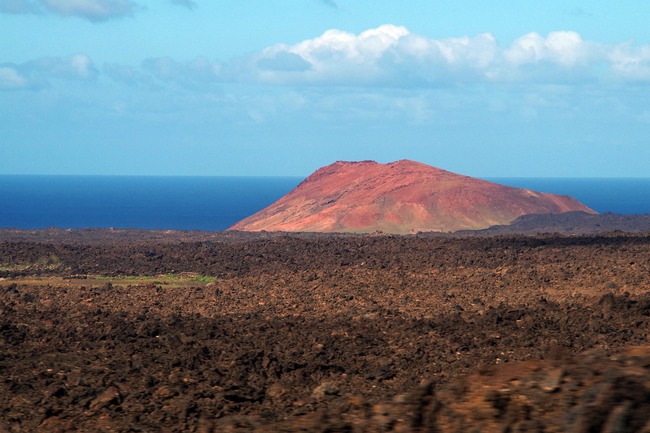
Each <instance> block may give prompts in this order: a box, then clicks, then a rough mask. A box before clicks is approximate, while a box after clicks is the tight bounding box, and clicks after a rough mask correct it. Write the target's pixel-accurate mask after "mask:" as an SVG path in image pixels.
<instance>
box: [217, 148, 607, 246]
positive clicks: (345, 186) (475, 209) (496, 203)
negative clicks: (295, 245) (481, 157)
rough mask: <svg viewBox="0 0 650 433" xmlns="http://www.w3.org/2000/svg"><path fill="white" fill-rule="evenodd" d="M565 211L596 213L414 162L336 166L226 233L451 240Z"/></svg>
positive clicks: (559, 197)
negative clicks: (435, 235)
mask: <svg viewBox="0 0 650 433" xmlns="http://www.w3.org/2000/svg"><path fill="white" fill-rule="evenodd" d="M570 211H583V212H587V213H591V214H595V213H596V212H594V211H593V210H592V209H590V208H588V207H587V206H585V205H584V204H582V203H580V202H579V201H577V200H575V199H573V198H571V197H569V196H563V195H556V194H548V193H543V192H536V191H531V190H529V189H522V188H513V187H510V186H505V185H500V184H497V183H493V182H488V181H485V180H481V179H476V178H472V177H469V176H463V175H460V174H456V173H452V172H449V171H446V170H442V169H440V168H436V167H432V166H429V165H426V164H422V163H419V162H415V161H409V160H401V161H396V162H392V163H388V164H380V163H377V162H374V161H360V162H346V161H337V162H335V163H333V164H331V165H328V166H326V167H322V168H320V169H318V170H316V171H315V172H314V173H313V174H311V175H310V176H309V177H307V178H306V179H305V180H304V181H302V182H301V183H300V184H299V185H298V186H297V187H296V188H295V189H294V190H293V191H291V192H289V193H288V194H287V195H285V196H284V197H282V198H281V199H279V200H278V201H276V202H275V203H273V204H271V205H270V206H268V207H266V208H265V209H262V210H261V211H259V212H257V213H256V214H254V215H251V216H249V217H248V218H245V219H243V220H241V221H239V222H238V223H236V224H234V225H233V226H232V227H230V229H229V230H241V231H262V230H265V231H286V232H352V233H372V232H378V231H379V232H384V233H394V234H408V233H417V232H454V231H458V230H479V229H485V228H488V227H491V226H494V225H506V224H510V223H511V222H512V221H514V220H515V219H517V218H518V217H520V216H522V215H531V214H558V213H564V212H570Z"/></svg>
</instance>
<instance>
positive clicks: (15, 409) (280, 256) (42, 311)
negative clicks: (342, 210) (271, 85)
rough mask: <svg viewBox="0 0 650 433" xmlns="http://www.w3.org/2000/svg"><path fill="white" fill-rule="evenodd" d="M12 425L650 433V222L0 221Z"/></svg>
mask: <svg viewBox="0 0 650 433" xmlns="http://www.w3.org/2000/svg"><path fill="white" fill-rule="evenodd" d="M0 278H1V280H0V432H2V433H5V432H38V431H42V432H68V431H89V432H90V431H99V432H102V431H103V432H158V431H165V432H167V431H178V432H180V431H189V432H202V433H207V432H222V431H223V432H246V431H257V432H299V431H300V432H310V431H315V432H388V431H396V432H397V431H399V432H513V433H514V432H576V433H591V432H607V433H617V432H646V433H648V432H650V421H649V416H650V346H648V337H649V336H650V233H647V232H646V233H623V232H614V233H604V234H603V233H601V234H584V235H560V234H546V235H516V234H515V235H491V236H472V235H467V236H432V235H416V236H385V235H363V236H361V235H341V236H338V235H304V234H302V235H301V234H295V235H282V234H273V233H260V234H247V233H237V232H223V233H205V232H169V231H147V232H141V231H134V230H131V231H130V230H68V231H65V230H54V229H52V230H41V231H32V232H24V231H18V230H1V231H0Z"/></svg>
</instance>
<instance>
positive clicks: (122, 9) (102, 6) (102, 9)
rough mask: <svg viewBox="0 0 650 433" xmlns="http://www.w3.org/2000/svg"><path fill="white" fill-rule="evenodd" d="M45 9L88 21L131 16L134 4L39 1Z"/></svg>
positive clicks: (126, 1) (100, 0) (125, 1)
mask: <svg viewBox="0 0 650 433" xmlns="http://www.w3.org/2000/svg"><path fill="white" fill-rule="evenodd" d="M41 1H42V3H43V5H44V6H45V8H46V9H48V10H50V11H52V12H54V13H57V14H60V15H66V16H80V17H83V18H86V19H88V20H90V21H104V20H107V19H110V18H115V17H121V16H125V15H131V14H132V13H133V11H134V9H135V8H136V3H135V2H133V1H131V0H41Z"/></svg>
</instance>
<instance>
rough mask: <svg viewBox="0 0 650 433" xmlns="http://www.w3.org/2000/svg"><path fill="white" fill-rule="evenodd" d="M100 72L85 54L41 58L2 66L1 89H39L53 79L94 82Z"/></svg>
mask: <svg viewBox="0 0 650 433" xmlns="http://www.w3.org/2000/svg"><path fill="white" fill-rule="evenodd" d="M98 74H99V71H98V70H97V68H95V65H94V64H93V61H92V60H91V59H90V57H88V56H86V55H85V54H74V55H71V56H64V57H41V58H38V59H35V60H30V61H28V62H25V63H22V64H19V65H16V64H0V89H5V90H6V89H38V88H42V87H47V86H48V85H49V84H50V81H51V80H52V79H64V80H72V81H92V80H94V79H95V78H97V76H98Z"/></svg>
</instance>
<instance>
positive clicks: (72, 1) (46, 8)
mask: <svg viewBox="0 0 650 433" xmlns="http://www.w3.org/2000/svg"><path fill="white" fill-rule="evenodd" d="M169 2H170V3H171V4H175V5H178V6H183V7H186V8H188V9H194V8H195V7H196V6H197V3H196V2H195V1H194V0H169ZM144 9H145V6H144V4H143V3H142V2H138V1H135V0H0V13H10V14H47V13H51V14H56V15H61V16H75V17H80V18H84V19H87V20H89V21H93V22H100V21H107V20H110V19H114V18H121V17H125V16H129V15H133V13H134V12H136V11H139V10H144Z"/></svg>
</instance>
